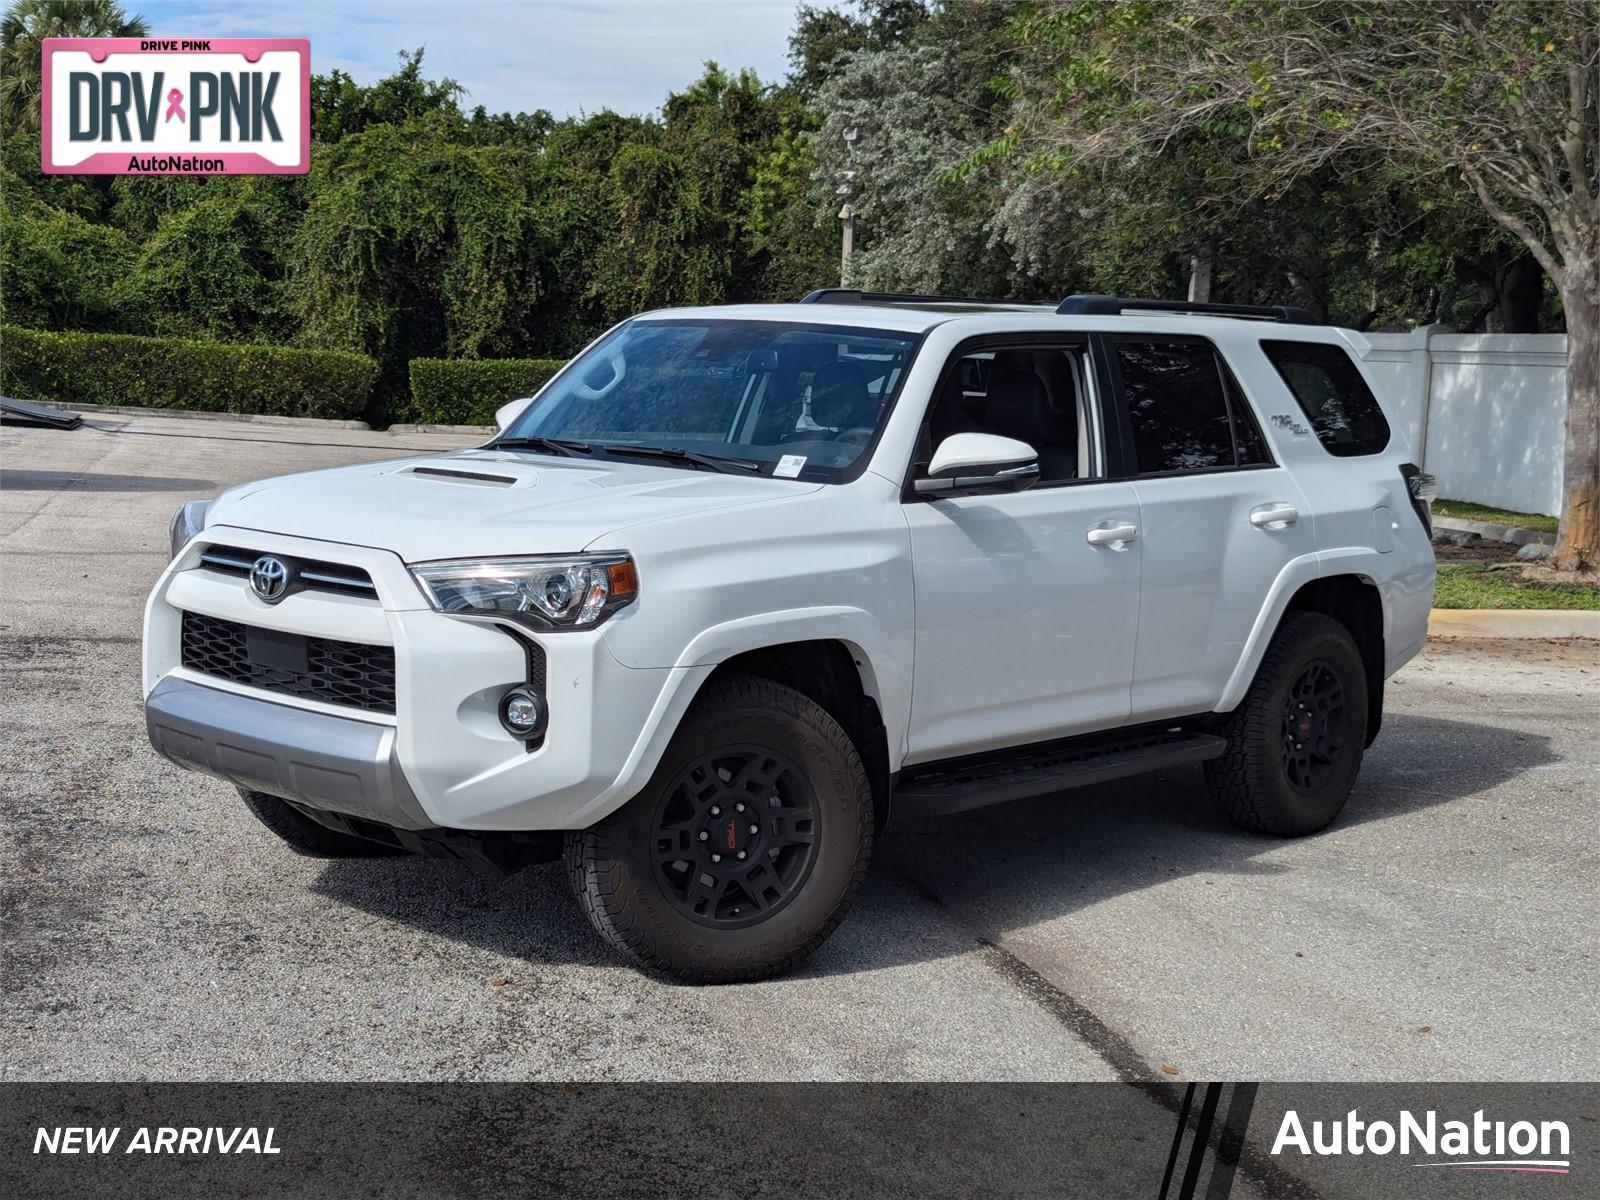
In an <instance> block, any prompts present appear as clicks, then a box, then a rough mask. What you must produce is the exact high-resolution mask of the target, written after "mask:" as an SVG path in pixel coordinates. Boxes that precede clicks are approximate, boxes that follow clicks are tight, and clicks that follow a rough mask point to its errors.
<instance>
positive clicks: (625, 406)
mask: <svg viewBox="0 0 1600 1200" xmlns="http://www.w3.org/2000/svg"><path fill="white" fill-rule="evenodd" d="M918 340H919V339H918V338H917V337H916V336H915V335H913V334H897V333H892V332H888V331H884V330H867V329H850V328H840V327H835V326H824V325H786V324H782V323H780V322H774V321H719V320H706V321H695V320H683V321H650V320H639V321H630V322H629V323H628V324H626V325H623V326H621V327H620V328H618V329H616V330H614V331H613V332H612V333H611V334H610V335H608V336H607V337H606V338H605V339H604V340H603V341H601V342H600V343H599V344H598V345H596V346H594V347H593V348H592V349H591V350H589V352H588V353H586V354H585V355H584V356H583V357H582V358H581V359H580V360H579V361H577V362H576V363H574V364H573V365H572V366H571V368H569V369H568V370H567V371H566V372H565V374H563V375H562V376H561V377H560V378H559V379H557V380H555V381H554V382H553V383H552V384H551V385H550V386H549V387H547V388H546V389H545V390H544V392H542V393H541V394H540V396H539V398H538V400H536V401H535V402H534V403H533V404H532V405H530V406H529V407H528V408H527V409H526V410H524V412H523V413H522V414H521V415H520V416H519V417H518V418H517V419H516V420H515V421H514V422H512V424H511V425H510V427H509V428H507V430H506V431H505V433H504V434H502V435H501V436H500V437H499V438H497V439H496V443H497V444H507V445H510V444H512V443H515V442H516V441H517V440H518V439H533V440H534V441H535V442H538V440H539V439H549V441H548V442H546V443H545V445H544V449H546V450H551V451H553V450H557V449H559V448H560V447H558V446H556V445H554V443H558V442H559V443H561V444H562V445H563V446H565V447H567V448H568V449H569V450H570V449H571V448H573V447H576V448H577V449H578V450H579V451H580V452H583V453H593V454H597V455H604V456H608V457H609V456H615V457H619V458H625V457H628V456H629V455H630V454H638V455H639V456H640V458H641V461H643V459H644V458H645V457H649V458H650V460H651V461H656V462H660V463H662V464H663V465H667V466H684V467H693V468H697V469H698V468H701V467H712V468H715V467H717V466H719V465H722V466H726V467H729V468H733V467H737V468H738V469H739V470H741V471H744V472H747V473H752V474H753V473H755V472H756V471H760V472H761V473H762V474H767V475H778V476H782V477H787V478H806V479H818V480H823V481H833V480H837V479H839V478H842V477H846V475H847V472H848V477H852V478H853V477H854V474H855V473H856V472H849V471H848V469H849V468H850V467H851V466H852V465H853V464H855V463H856V461H857V460H858V459H860V458H861V456H862V455H863V454H864V453H865V451H866V448H867V446H868V445H869V444H871V442H872V441H873V439H874V437H875V435H876V434H877V431H878V428H879V426H880V425H881V424H882V422H883V420H884V417H885V416H886V415H887V413H888V411H889V407H890V403H891V401H892V400H893V399H894V396H895V392H896V390H897V389H898V388H899V386H900V381H901V379H902V378H904V376H905V372H906V368H907V366H909V364H910V360H911V355H912V353H913V351H914V350H915V348H916V344H917V341H918ZM531 448H533V449H536V450H537V449H539V448H540V447H539V446H538V445H534V446H533V447H531ZM635 448H641V449H635ZM657 451H667V452H668V453H667V454H666V455H662V454H660V453H656V452H657ZM678 452H683V453H678Z"/></svg>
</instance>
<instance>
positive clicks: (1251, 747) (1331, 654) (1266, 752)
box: [1205, 613, 1367, 837]
mask: <svg viewBox="0 0 1600 1200" xmlns="http://www.w3.org/2000/svg"><path fill="white" fill-rule="evenodd" d="M1220 732H1221V733H1222V734H1223V735H1224V736H1225V737H1227V739H1228V749H1227V751H1226V752H1225V753H1224V754H1223V755H1222V757H1220V758H1216V759H1213V760H1211V761H1210V762H1208V763H1206V767H1205V773H1206V783H1207V784H1208V785H1209V787H1210V789H1211V794H1212V796H1213V797H1214V798H1215V799H1216V801H1217V805H1218V807H1219V808H1221V810H1222V812H1223V814H1224V815H1225V816H1226V817H1227V818H1228V819H1229V820H1231V821H1232V822H1233V823H1234V824H1236V825H1238V826H1240V827H1241V828H1243V829H1249V830H1253V831H1255V832H1257V833H1271V834H1276V835H1278V836H1279V837H1298V836H1300V835H1301V834H1307V833H1315V832H1316V831H1317V830H1319V829H1322V828H1324V827H1326V826H1327V825H1328V824H1329V823H1330V822H1331V821H1332V820H1333V819H1334V818H1335V817H1336V816H1338V815H1339V811H1340V810H1341V809H1342V808H1344V805H1345V801H1346V800H1348V799H1349V798H1350V790H1351V789H1352V788H1353V787H1354V786H1355V782H1356V775H1357V773H1358V772H1359V771H1360V770H1361V757H1362V753H1363V751H1364V749H1365V746H1366V740H1367V679H1366V670H1365V668H1364V667H1363V665H1362V662H1361V652H1360V650H1359V649H1357V647H1356V644H1355V640H1354V639H1353V638H1351V636H1350V632H1349V630H1347V629H1346V628H1345V627H1344V626H1343V625H1341V624H1339V622H1337V621H1335V620H1333V618H1331V617H1325V616H1323V615H1322V614H1321V613H1295V614H1292V615H1291V616H1289V617H1287V618H1285V620H1284V622H1283V624H1282V625H1280V626H1279V627H1278V632H1277V633H1276V634H1275V635H1273V638H1272V644H1271V645H1269V646H1268V647H1267V653H1266V655H1265V657H1263V658H1262V660H1261V668H1260V669H1259V670H1258V671H1257V672H1256V678H1255V682H1254V683H1252V684H1251V685H1250V691H1249V692H1248V693H1247V694H1246V696H1245V699H1244V703H1242V704H1241V705H1240V706H1239V707H1238V708H1237V709H1236V710H1235V711H1234V712H1233V713H1231V714H1230V715H1229V716H1228V718H1227V721H1226V722H1225V723H1224V726H1223V728H1222V729H1221V731H1220Z"/></svg>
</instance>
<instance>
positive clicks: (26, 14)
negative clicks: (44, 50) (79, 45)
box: [0, 0, 150, 133]
mask: <svg viewBox="0 0 1600 1200" xmlns="http://www.w3.org/2000/svg"><path fill="white" fill-rule="evenodd" d="M149 31H150V27H149V26H148V25H146V24H145V22H144V19H143V18H142V17H130V16H128V14H127V13H125V12H123V11H122V6H121V5H120V4H117V3H116V0H13V2H12V5H11V7H10V8H8V9H7V10H6V15H5V18H4V19H3V20H0V122H3V123H4V126H5V128H7V129H10V130H21V131H24V132H28V133H33V132H36V131H37V130H38V128H39V90H40V62H39V54H40V49H41V47H40V42H41V41H42V40H43V39H44V38H47V37H143V36H144V35H145V34H146V33H148V32H149Z"/></svg>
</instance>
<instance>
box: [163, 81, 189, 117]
mask: <svg viewBox="0 0 1600 1200" xmlns="http://www.w3.org/2000/svg"><path fill="white" fill-rule="evenodd" d="M173 117H177V118H178V120H180V121H187V120H188V119H189V118H188V117H186V116H184V115H183V93H182V92H180V91H179V90H178V89H177V88H173V89H172V90H171V91H170V92H168V93H167V115H166V121H170V120H172V118H173ZM166 121H163V122H162V123H163V124H165V123H166Z"/></svg>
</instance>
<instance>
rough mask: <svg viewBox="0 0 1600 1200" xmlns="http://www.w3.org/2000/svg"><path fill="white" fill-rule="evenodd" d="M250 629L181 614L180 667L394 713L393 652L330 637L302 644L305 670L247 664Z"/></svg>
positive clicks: (309, 696) (324, 699)
mask: <svg viewBox="0 0 1600 1200" xmlns="http://www.w3.org/2000/svg"><path fill="white" fill-rule="evenodd" d="M248 636H249V626H246V625H241V624H239V623H238V622H237V621H224V620H220V619H219V618H217V617H207V616H202V615H201V614H199V613H191V612H186V613H184V614H183V665H184V666H186V667H188V668H189V669H190V670H191V671H199V672H201V673H202V674H205V675H214V676H216V677H217V678H218V679H227V680H230V681H232V682H233V683H244V684H248V685H250V686H251V687H258V688H264V689H266V690H267V691H269V692H282V693H284V694H285V695H288V696H303V697H305V698H306V699H308V700H321V701H322V702H323V703H324V704H343V705H347V706H349V707H351V708H364V709H366V710H367V711H368V712H382V713H392V712H394V647H392V646H368V645H364V644H362V643H360V642H336V641H333V640H332V639H330V638H315V637H308V638H305V639H303V640H304V642H305V649H306V663H307V670H305V671H303V672H302V671H293V670H285V669H282V668H280V667H271V666H264V665H262V664H260V663H254V662H251V661H250V658H249V655H248V653H247V651H246V642H247V639H248Z"/></svg>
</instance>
